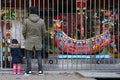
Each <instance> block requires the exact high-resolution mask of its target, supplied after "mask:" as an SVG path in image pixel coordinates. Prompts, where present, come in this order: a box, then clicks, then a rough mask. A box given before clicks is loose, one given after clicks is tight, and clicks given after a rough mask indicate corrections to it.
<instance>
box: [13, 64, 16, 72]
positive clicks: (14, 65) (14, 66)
mask: <svg viewBox="0 0 120 80" xmlns="http://www.w3.org/2000/svg"><path fill="white" fill-rule="evenodd" d="M16 67H17V64H13V74H16V72H17V69H16Z"/></svg>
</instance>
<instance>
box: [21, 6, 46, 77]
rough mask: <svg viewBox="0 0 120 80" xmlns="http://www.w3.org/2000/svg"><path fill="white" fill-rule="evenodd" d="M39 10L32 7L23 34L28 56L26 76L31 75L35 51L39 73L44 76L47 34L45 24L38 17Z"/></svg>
mask: <svg viewBox="0 0 120 80" xmlns="http://www.w3.org/2000/svg"><path fill="white" fill-rule="evenodd" d="M37 13H38V10H37V9H36V8H35V7H30V14H29V17H28V18H27V19H25V20H24V23H23V24H24V26H23V29H22V34H23V37H24V39H25V50H26V56H27V68H26V72H25V75H26V76H29V75H31V67H32V66H31V60H32V53H33V50H34V51H35V53H36V55H37V59H38V73H39V75H43V68H42V36H43V35H44V33H45V22H44V20H43V19H41V18H40V17H39V16H38V15H37Z"/></svg>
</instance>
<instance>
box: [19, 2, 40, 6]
mask: <svg viewBox="0 0 120 80" xmlns="http://www.w3.org/2000/svg"><path fill="white" fill-rule="evenodd" d="M39 1H40V0H39ZM20 2H21V1H20ZM31 6H32V1H31V0H29V7H31Z"/></svg>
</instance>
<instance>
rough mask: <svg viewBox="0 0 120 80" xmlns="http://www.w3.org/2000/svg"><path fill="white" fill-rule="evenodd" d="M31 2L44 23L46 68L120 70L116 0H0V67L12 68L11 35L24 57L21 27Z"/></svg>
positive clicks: (119, 36)
mask: <svg viewBox="0 0 120 80" xmlns="http://www.w3.org/2000/svg"><path fill="white" fill-rule="evenodd" d="M31 6H34V7H36V8H37V9H38V15H39V16H40V17H41V18H43V19H44V20H45V23H46V34H45V35H44V38H43V66H44V69H45V70H57V71H58V70H60V71H63V70H73V71H78V70H116V71H117V70H120V49H119V47H120V43H119V42H120V32H119V31H120V28H119V27H120V20H119V17H120V16H119V12H120V1H119V0H0V62H1V64H0V67H1V69H3V70H7V69H11V68H12V62H11V59H12V57H11V52H10V48H9V45H10V43H11V36H14V38H16V39H18V41H19V43H20V44H21V50H22V54H23V59H25V57H26V56H25V51H24V39H23V38H22V35H21V28H22V25H23V24H22V22H23V20H24V19H25V18H27V17H28V15H29V7H31ZM11 32H12V33H14V35H10V33H11ZM24 65H25V63H23V66H24ZM36 66H37V62H36V59H35V54H33V69H36Z"/></svg>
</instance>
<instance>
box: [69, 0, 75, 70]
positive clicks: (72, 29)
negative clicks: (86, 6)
mask: <svg viewBox="0 0 120 80" xmlns="http://www.w3.org/2000/svg"><path fill="white" fill-rule="evenodd" d="M70 2H71V31H70V32H71V33H70V37H72V36H71V34H72V33H73V15H74V14H73V0H71V1H70ZM72 54H73V53H72ZM72 61H73V59H71V63H70V64H71V68H70V69H72V68H73V64H72Z"/></svg>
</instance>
